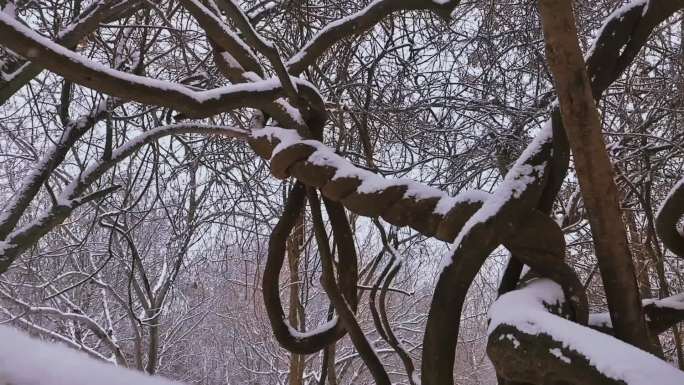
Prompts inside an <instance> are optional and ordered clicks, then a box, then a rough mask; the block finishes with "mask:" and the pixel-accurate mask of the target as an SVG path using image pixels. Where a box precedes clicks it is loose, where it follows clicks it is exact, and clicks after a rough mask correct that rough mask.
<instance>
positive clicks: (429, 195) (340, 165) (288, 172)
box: [250, 127, 489, 241]
mask: <svg viewBox="0 0 684 385" xmlns="http://www.w3.org/2000/svg"><path fill="white" fill-rule="evenodd" d="M250 145H251V146H252V148H253V149H254V151H255V152H256V153H257V154H259V156H261V157H262V158H264V159H268V160H270V164H271V173H272V174H273V175H274V176H275V177H277V178H281V179H283V178H286V177H288V176H293V177H295V178H297V179H298V180H300V181H301V182H303V183H305V184H307V185H309V186H312V187H316V188H319V189H320V190H321V192H322V193H323V195H324V196H325V197H327V198H329V199H331V200H333V201H335V202H342V204H343V205H344V206H345V207H346V208H347V209H349V210H351V211H353V212H355V213H357V214H359V215H364V216H369V217H382V218H383V219H384V220H386V221H387V222H389V223H392V224H394V225H397V226H410V227H412V228H414V229H415V230H417V231H418V232H420V233H422V234H424V235H427V236H433V235H434V236H435V237H437V238H438V239H441V240H444V241H453V240H454V238H455V237H456V234H457V233H458V231H459V230H460V228H461V227H462V226H463V223H465V221H466V220H467V219H468V218H469V217H470V216H471V215H472V214H473V213H474V212H475V211H477V209H479V208H480V207H481V206H482V204H483V202H484V201H485V200H486V199H487V198H488V197H489V194H488V193H486V192H484V191H479V190H471V191H465V192H462V193H460V194H458V195H457V196H454V197H452V196H449V195H448V194H447V193H445V192H444V191H442V190H439V189H437V188H434V187H430V186H427V185H424V184H421V183H418V182H415V181H412V180H409V179H390V178H384V177H382V176H380V175H377V174H374V173H372V172H370V171H367V170H364V169H361V168H359V167H356V166H354V165H353V164H351V162H349V161H348V160H346V159H345V158H343V157H341V156H339V155H337V154H335V152H334V151H333V150H332V149H331V148H329V147H327V146H325V145H324V144H323V143H321V142H319V141H316V140H304V139H302V137H301V136H299V134H297V133H296V132H295V131H294V130H287V129H284V128H279V127H266V128H263V129H259V130H256V131H254V132H253V133H252V136H251V138H250Z"/></svg>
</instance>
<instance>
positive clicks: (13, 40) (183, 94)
mask: <svg viewBox="0 0 684 385" xmlns="http://www.w3.org/2000/svg"><path fill="white" fill-rule="evenodd" d="M0 43H2V45H4V46H6V47H7V48H9V49H11V50H13V51H15V52H16V53H18V54H20V55H22V56H24V57H26V58H28V59H30V60H32V61H33V62H35V63H37V64H39V65H41V66H44V67H45V68H47V69H49V70H50V71H52V72H55V73H57V74H59V75H61V76H63V77H64V78H66V79H68V80H71V81H73V82H75V83H78V84H81V85H83V86H86V87H90V88H93V89H96V90H98V91H102V92H105V93H108V94H110V95H112V96H116V97H119V98H122V99H124V100H135V101H138V102H141V103H148V104H155V105H159V106H164V107H170V108H173V109H175V110H178V111H181V112H184V113H185V115H186V116H187V117H206V116H210V115H214V114H217V113H220V112H225V111H230V110H232V109H235V108H241V107H253V108H263V107H265V106H266V105H267V104H269V103H270V102H272V101H274V100H276V99H277V98H279V97H281V96H283V95H284V91H283V87H282V86H281V84H280V81H279V80H278V78H271V79H266V80H260V81H256V82H252V83H244V84H235V85H230V86H225V87H219V88H215V89H212V90H204V91H195V90H193V89H190V88H189V87H186V86H184V85H182V84H179V83H173V82H168V81H163V80H159V79H153V78H148V77H144V76H138V75H133V74H129V73H126V72H122V71H118V70H115V69H112V68H109V67H107V66H105V65H103V64H100V63H97V62H94V61H92V60H89V59H87V58H86V57H84V56H82V55H80V54H77V53H75V52H74V51H71V50H69V49H67V48H65V47H62V46H61V45H59V44H56V43H54V42H53V41H51V40H49V39H47V38H45V37H43V36H41V35H39V34H38V33H36V32H35V31H33V30H31V29H30V28H28V27H26V26H24V25H22V24H21V23H20V22H18V21H17V20H15V19H13V18H11V17H10V16H9V15H7V14H4V13H0ZM292 81H293V82H295V84H297V85H298V86H301V88H304V89H307V90H313V91H312V92H316V91H315V90H316V88H315V87H314V86H313V85H311V84H310V83H309V82H307V81H305V80H303V79H300V78H296V77H293V78H292Z"/></svg>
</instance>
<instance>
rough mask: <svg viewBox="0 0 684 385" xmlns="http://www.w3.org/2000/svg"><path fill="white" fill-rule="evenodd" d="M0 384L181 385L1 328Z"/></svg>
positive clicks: (11, 329) (12, 329) (10, 329)
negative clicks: (94, 384)
mask: <svg viewBox="0 0 684 385" xmlns="http://www.w3.org/2000/svg"><path fill="white" fill-rule="evenodd" d="M0 340H1V341H2V344H0V383H1V384H12V385H48V384H49V385H91V384H93V383H97V384H98V385H129V384H136V385H180V383H179V382H175V381H171V380H167V379H164V378H162V377H154V376H148V375H146V374H143V373H142V372H137V371H133V370H130V369H124V368H120V367H116V366H114V365H111V364H107V363H104V362H102V361H97V360H95V359H92V358H89V357H87V356H86V355H85V354H84V353H81V352H78V351H76V350H72V349H68V348H66V347H63V346H59V345H57V344H50V343H46V342H43V341H39V340H36V339H33V338H30V337H28V336H27V335H25V334H23V333H21V332H19V331H18V330H16V329H14V328H10V327H7V326H0Z"/></svg>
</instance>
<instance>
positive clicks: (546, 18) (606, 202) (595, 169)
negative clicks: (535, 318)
mask: <svg viewBox="0 0 684 385" xmlns="http://www.w3.org/2000/svg"><path fill="white" fill-rule="evenodd" d="M539 8H540V13H541V18H542V27H543V30H544V35H545V40H546V52H547V59H548V61H549V66H550V68H551V72H552V73H553V76H554V80H555V85H556V92H557V94H558V98H559V101H560V109H561V116H562V119H563V124H564V126H565V130H566V133H567V135H568V139H569V142H570V146H571V149H572V151H573V154H574V159H575V169H576V172H577V177H578V179H579V184H580V188H581V190H582V195H583V198H584V202H585V206H586V208H587V215H588V218H589V223H590V224H591V230H592V235H593V241H594V247H595V249H596V257H597V259H598V261H599V266H600V269H601V277H602V279H603V285H604V288H605V291H606V297H607V300H608V308H609V311H610V317H611V320H612V322H613V325H614V327H615V333H616V336H617V337H618V338H620V339H622V340H623V341H625V342H628V343H631V344H633V345H635V346H637V347H639V348H641V349H644V350H647V351H650V350H651V344H650V343H649V339H648V333H647V330H646V323H645V319H644V315H643V312H642V309H641V303H640V297H639V288H638V285H637V281H636V278H635V272H634V265H633V263H632V255H631V252H630V250H629V246H628V243H627V234H626V231H625V226H624V224H623V223H622V220H621V213H620V207H619V199H618V191H617V187H616V185H615V182H614V172H613V168H612V165H611V163H610V159H609V158H608V154H607V152H606V151H605V144H604V142H603V137H602V135H601V124H600V119H599V113H598V110H597V109H596V105H595V103H594V96H593V94H592V90H591V85H590V82H589V79H588V77H587V73H586V70H585V63H584V59H583V57H582V53H581V51H580V47H579V43H578V40H577V29H576V27H575V19H574V16H573V11H572V6H571V3H570V2H569V1H567V0H565V1H559V0H540V1H539Z"/></svg>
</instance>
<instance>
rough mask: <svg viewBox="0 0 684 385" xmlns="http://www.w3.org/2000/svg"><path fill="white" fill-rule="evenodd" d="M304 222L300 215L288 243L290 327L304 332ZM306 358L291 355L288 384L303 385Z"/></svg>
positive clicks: (299, 355)
mask: <svg viewBox="0 0 684 385" xmlns="http://www.w3.org/2000/svg"><path fill="white" fill-rule="evenodd" d="M303 222H304V221H303V215H300V216H299V219H297V223H296V224H295V227H294V230H293V231H292V236H291V237H290V239H288V242H287V262H288V267H289V270H290V308H289V310H288V319H289V321H290V325H292V326H293V327H295V328H297V329H299V330H304V316H303V314H304V309H303V308H302V303H301V301H300V300H299V293H300V283H299V259H300V256H301V251H302V246H303V244H304V223H303ZM304 358H305V357H304V356H303V355H301V354H294V353H291V354H290V372H289V374H288V376H287V380H288V384H290V385H303V383H304V382H303V381H304V366H305V362H304Z"/></svg>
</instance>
